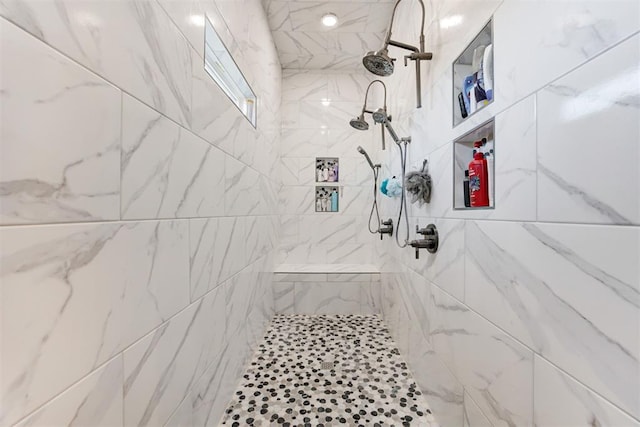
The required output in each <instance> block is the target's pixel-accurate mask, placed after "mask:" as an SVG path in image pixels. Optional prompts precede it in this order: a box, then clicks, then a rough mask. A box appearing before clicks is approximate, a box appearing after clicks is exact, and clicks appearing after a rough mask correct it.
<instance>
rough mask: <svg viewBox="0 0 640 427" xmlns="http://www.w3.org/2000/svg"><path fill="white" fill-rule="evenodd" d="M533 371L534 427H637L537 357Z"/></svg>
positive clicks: (620, 412)
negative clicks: (596, 426) (594, 426)
mask: <svg viewBox="0 0 640 427" xmlns="http://www.w3.org/2000/svg"><path fill="white" fill-rule="evenodd" d="M534 372H535V379H534V384H535V387H534V389H535V391H534V399H535V401H534V408H535V414H534V416H535V425H536V427H559V426H563V427H565V426H566V427H579V426H580V427H581V426H593V425H598V426H612V427H613V426H629V427H638V426H640V421H638V420H635V419H632V418H631V417H629V416H628V415H627V414H625V413H624V412H622V411H620V410H619V409H618V408H616V407H615V406H613V405H612V404H611V403H610V402H607V401H606V400H604V399H602V398H601V397H600V396H598V395H597V394H595V393H593V392H592V391H590V390H589V389H587V388H585V387H584V386H582V385H581V384H580V383H578V382H577V381H575V380H573V379H572V378H570V377H569V376H567V375H566V374H564V373H563V372H561V371H559V370H558V369H556V368H555V367H553V365H551V364H550V363H548V362H547V361H545V360H544V359H542V358H540V357H538V356H536V358H535V368H534Z"/></svg>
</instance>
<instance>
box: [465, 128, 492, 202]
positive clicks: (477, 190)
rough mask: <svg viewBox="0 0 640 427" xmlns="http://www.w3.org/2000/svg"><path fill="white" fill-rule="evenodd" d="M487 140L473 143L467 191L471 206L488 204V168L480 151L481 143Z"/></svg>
mask: <svg viewBox="0 0 640 427" xmlns="http://www.w3.org/2000/svg"><path fill="white" fill-rule="evenodd" d="M486 142H487V140H486V139H485V138H483V139H482V140H481V141H476V142H474V143H473V147H474V149H473V160H471V163H469V192H470V193H471V197H470V198H471V206H472V207H481V206H489V170H488V168H487V159H485V158H484V154H483V153H482V151H481V148H482V145H483V143H486Z"/></svg>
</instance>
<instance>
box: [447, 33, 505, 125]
mask: <svg viewBox="0 0 640 427" xmlns="http://www.w3.org/2000/svg"><path fill="white" fill-rule="evenodd" d="M494 95H495V93H494V80H493V24H492V21H489V23H488V24H487V25H485V27H484V28H483V29H482V31H480V33H479V34H478V35H477V36H476V37H475V38H474V39H473V41H472V42H471V43H470V44H469V45H468V46H467V48H466V49H465V50H464V51H463V52H462V54H460V56H459V57H458V59H456V60H455V62H454V63H453V126H457V125H458V124H460V123H462V122H463V121H464V120H465V119H466V118H468V117H470V116H472V115H473V114H475V113H476V112H478V111H480V110H481V109H483V108H485V107H486V106H487V105H489V104H490V103H492V102H493V99H494Z"/></svg>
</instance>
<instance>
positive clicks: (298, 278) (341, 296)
mask: <svg viewBox="0 0 640 427" xmlns="http://www.w3.org/2000/svg"><path fill="white" fill-rule="evenodd" d="M273 286H274V290H273V292H274V304H275V311H276V313H281V314H311V315H313V314H380V313H381V306H382V301H381V289H380V274H378V273H371V274H368V273H359V274H344V273H305V274H281V273H275V274H274V283H273Z"/></svg>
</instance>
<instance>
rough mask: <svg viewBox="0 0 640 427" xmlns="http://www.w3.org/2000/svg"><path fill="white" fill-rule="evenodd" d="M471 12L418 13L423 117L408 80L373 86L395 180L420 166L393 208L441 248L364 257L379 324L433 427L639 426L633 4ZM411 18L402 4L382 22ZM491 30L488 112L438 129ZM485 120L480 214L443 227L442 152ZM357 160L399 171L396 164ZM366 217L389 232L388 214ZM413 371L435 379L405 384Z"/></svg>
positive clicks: (386, 250) (636, 26)
mask: <svg viewBox="0 0 640 427" xmlns="http://www.w3.org/2000/svg"><path fill="white" fill-rule="evenodd" d="M472 3H473V5H471V4H470V2H462V3H461V2H449V1H444V0H437V1H435V2H432V4H431V5H430V6H429V7H431V8H432V11H433V13H432V14H431V15H429V14H427V16H428V18H429V20H430V23H428V24H427V27H428V28H429V30H428V32H427V34H426V40H427V49H428V50H430V51H433V52H434V58H433V60H432V61H430V62H429V63H428V64H427V66H426V68H427V71H425V72H424V74H423V76H422V83H423V92H422V95H423V96H422V98H423V105H422V108H420V109H416V108H415V101H414V100H415V86H414V84H413V83H412V82H411V79H409V81H408V80H407V77H408V74H407V73H402V72H401V71H403V70H400V69H397V70H396V72H395V73H394V75H392V76H390V77H388V78H386V79H385V82H386V83H387V85H388V90H389V91H388V93H389V97H388V102H387V103H388V105H389V109H390V111H391V114H392V115H393V118H394V127H395V128H396V130H397V131H398V133H402V134H410V135H411V136H412V143H411V145H410V147H409V159H408V164H409V167H410V168H418V167H420V166H421V164H422V161H423V159H428V160H429V168H430V173H431V176H432V182H433V194H432V199H431V203H430V204H429V205H427V206H424V207H418V206H417V205H411V206H410V207H409V214H410V221H409V228H410V231H411V233H410V239H413V238H414V236H415V234H414V233H413V229H414V227H415V226H416V224H419V225H421V226H424V225H426V224H428V223H435V224H436V225H437V227H438V230H439V234H440V245H441V247H440V249H439V251H438V253H436V254H427V253H426V252H424V251H421V252H420V259H418V260H416V259H415V254H414V251H413V250H412V249H411V250H408V249H400V248H398V247H397V246H396V245H395V242H393V241H392V240H385V241H382V242H380V241H376V242H374V248H373V254H374V257H375V259H377V260H379V261H378V262H379V264H380V265H379V267H380V268H381V272H382V273H381V297H382V311H383V314H384V317H385V320H386V321H387V323H388V324H389V326H390V328H391V331H392V334H393V336H394V339H395V340H396V342H397V343H398V344H399V347H400V350H401V352H402V353H403V354H405V355H406V359H407V360H408V362H409V366H410V369H412V370H413V372H414V374H415V373H416V372H418V374H417V375H416V378H418V381H419V384H420V386H421V388H422V389H423V391H424V392H425V393H426V394H427V395H428V397H429V400H430V403H431V405H432V409H433V411H434V414H435V416H436V419H438V420H439V421H440V424H441V425H465V426H474V427H475V426H494V427H495V426H507V425H518V426H531V425H536V426H549V427H551V426H553V427H556V426H559V425H563V426H564V425H595V424H598V425H616V426H617V425H620V426H622V425H624V426H627V425H629V426H634V425H638V423H639V422H640V406H639V405H638V402H640V394H639V393H640V389H639V386H638V382H637V381H636V379H637V378H638V375H640V366H639V364H638V360H640V342H639V341H638V339H639V338H638V337H639V333H640V331H639V329H638V328H639V327H640V326H638V325H640V285H639V283H640V271H639V270H638V268H637V264H638V259H640V228H639V227H638V224H639V218H638V214H639V212H640V205H639V204H638V197H637V195H638V194H640V180H639V176H638V167H637V164H638V161H639V160H640V157H638V155H639V154H638V153H639V151H638V150H639V149H640V148H639V147H640V133H639V131H638V127H637V117H638V113H639V107H638V93H639V92H640V89H639V83H638V79H637V75H638V72H639V71H638V62H639V60H638V53H639V52H640V50H639V49H638V47H639V46H640V35H638V31H639V30H640V18H639V16H640V13H639V12H640V11H639V9H638V8H639V7H640V6H639V4H638V2H636V1H633V0H615V1H610V2H601V1H588V0H584V1H574V2H554V1H546V0H544V1H538V2H521V1H513V0H504V1H479V2H472ZM416 15H418V14H416V13H415V10H414V9H413V8H412V7H411V5H409V4H407V5H405V4H404V3H401V4H400V5H399V6H398V14H397V16H396V21H398V22H405V23H411V22H415V19H416ZM456 15H459V16H460V17H461V20H462V22H463V23H464V24H463V25H457V26H456V25H451V24H450V22H449V21H450V20H449V18H450V17H451V16H456ZM491 16H493V26H494V32H495V38H494V42H495V50H494V58H495V64H494V65H495V70H494V73H495V90H496V99H495V101H494V102H493V103H492V104H491V105H489V106H487V107H486V108H484V109H483V110H482V111H480V112H479V113H477V114H475V115H473V116H472V117H470V118H468V119H467V120H465V121H464V122H463V123H461V124H460V125H459V126H456V127H455V128H454V127H452V124H451V123H452V108H454V107H457V106H455V105H453V104H452V102H451V87H452V81H451V79H452V76H451V70H450V68H451V63H452V61H453V60H454V59H455V58H456V57H457V56H458V55H459V53H460V52H461V51H462V50H463V49H464V47H465V46H466V44H468V43H469V42H470V41H471V40H472V39H473V37H474V36H475V35H476V34H477V33H478V32H479V31H480V29H481V28H483V27H484V25H485V24H486V23H487V21H488V20H489V19H490V18H491ZM543 17H544V18H543ZM418 27H419V24H418V23H416V24H415V28H418ZM534 27H535V29H534ZM394 29H395V31H394V37H396V38H397V39H398V40H416V39H417V37H418V34H417V33H416V31H415V30H414V27H413V26H411V25H402V26H397V28H396V27H394ZM411 78H413V77H411ZM330 86H331V85H330ZM354 87H355V85H354ZM492 117H495V120H496V121H495V124H496V209H494V210H486V211H473V212H466V211H453V210H452V202H453V194H452V185H453V184H452V172H453V171H452V170H451V167H452V161H453V153H452V150H451V146H452V141H453V140H454V139H456V138H457V137H459V136H461V135H463V134H465V133H467V132H469V131H470V130H472V129H473V128H474V127H476V126H478V125H480V124H482V123H483V122H485V121H487V120H488V119H490V118H492ZM344 131H345V133H344V134H343V135H345V138H349V136H348V135H347V134H346V131H348V129H345V130H344ZM333 132H334V129H329V134H330V135H331V134H332V133H333ZM342 132H343V131H342V130H336V135H340V134H341V133H342ZM351 133H353V132H351ZM336 144H337V143H336ZM353 145H357V144H352V146H353ZM372 151H373V154H372V153H371V152H369V154H370V155H371V157H372V158H374V159H375V160H376V161H380V162H381V163H382V164H383V167H382V175H383V176H385V175H392V174H397V173H398V165H399V155H398V152H397V151H398V150H397V149H396V150H393V149H392V150H386V151H384V152H383V151H380V150H379V144H373V146H372ZM614 165H615V166H614ZM457 167H464V162H463V163H461V164H460V165H458V166H457ZM614 167H615V169H612V168H614ZM380 208H381V213H382V216H383V217H385V218H386V217H394V219H395V217H396V215H397V209H398V203H397V201H394V200H389V199H386V198H383V199H382V200H381V204H380ZM402 226H404V224H402ZM400 236H401V237H403V236H404V231H402V229H401V230H400ZM416 325H419V326H416ZM534 354H535V357H534ZM425 360H431V362H430V363H429V365H430V366H431V367H436V366H439V365H444V366H446V369H447V370H448V372H450V373H451V376H447V375H445V374H443V372H446V371H444V370H442V369H440V368H436V369H437V373H440V374H441V375H436V374H435V373H433V374H431V376H432V377H434V378H437V380H435V379H434V380H432V378H427V377H426V374H425V379H424V380H420V377H421V375H420V374H419V372H422V371H423V370H425V371H424V372H429V369H428V368H429V367H426V366H425V365H426V364H427V363H426V362H425ZM430 380H432V381H430ZM534 408H535V410H534Z"/></svg>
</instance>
